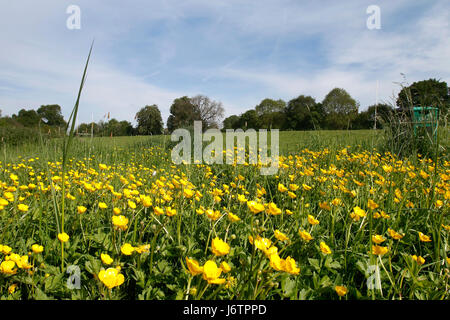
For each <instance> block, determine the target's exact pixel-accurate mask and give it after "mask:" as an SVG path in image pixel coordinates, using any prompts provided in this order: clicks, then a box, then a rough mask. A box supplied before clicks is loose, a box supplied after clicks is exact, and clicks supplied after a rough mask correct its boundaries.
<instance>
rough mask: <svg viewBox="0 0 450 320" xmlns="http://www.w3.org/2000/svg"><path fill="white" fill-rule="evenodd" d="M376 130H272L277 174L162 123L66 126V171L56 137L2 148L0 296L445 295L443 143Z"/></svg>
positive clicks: (446, 167) (449, 194) (449, 172)
mask: <svg viewBox="0 0 450 320" xmlns="http://www.w3.org/2000/svg"><path fill="white" fill-rule="evenodd" d="M443 136H444V139H443V141H446V138H448V132H445V134H444V135H443ZM382 139H383V136H382V131H368V130H367V131H317V132H281V133H280V168H279V170H278V173H277V175H273V176H262V175H260V171H259V168H258V167H257V166H255V165H235V166H233V165H225V164H224V165H180V166H175V165H173V164H172V162H171V158H170V151H171V150H170V147H171V146H173V144H170V136H155V137H116V138H109V137H104V138H93V139H90V138H75V140H74V141H73V145H72V147H71V151H70V153H69V155H68V159H69V160H68V165H67V170H66V171H65V174H64V173H63V171H62V163H61V161H62V158H61V157H62V152H61V141H60V140H56V139H55V140H46V141H43V142H42V144H27V145H22V146H16V147H9V146H6V145H3V146H2V149H1V154H0V158H2V161H1V174H0V180H1V184H0V187H1V198H0V208H1V211H0V228H1V230H0V297H1V298H2V299H283V298H288V299H444V300H445V299H448V298H449V280H450V279H449V275H450V274H449V266H450V259H449V247H448V245H449V242H448V240H449V232H450V218H449V211H450V210H449V207H450V202H449V198H450V184H449V180H450V162H449V159H448V154H446V153H444V154H443V155H442V154H441V156H440V157H438V158H437V159H436V158H433V159H425V158H422V157H421V156H419V155H414V156H411V157H410V158H407V159H399V158H397V157H396V156H394V155H392V154H390V153H384V152H381V151H380V150H379V149H378V148H379V146H380V145H381V142H382ZM447 141H448V139H447ZM447 150H448V149H447ZM436 160H437V163H436ZM63 202H64V203H63ZM68 271H69V272H68ZM68 280H69V282H68Z"/></svg>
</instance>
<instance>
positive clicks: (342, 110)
mask: <svg viewBox="0 0 450 320" xmlns="http://www.w3.org/2000/svg"><path fill="white" fill-rule="evenodd" d="M322 105H323V110H324V112H325V115H326V124H327V127H328V128H329V129H337V130H342V129H349V128H350V124H351V122H352V120H354V119H355V118H356V117H357V115H358V107H359V104H358V103H357V102H356V100H355V99H353V98H352V97H351V96H350V94H349V93H348V92H347V91H345V90H344V89H341V88H334V89H333V90H331V91H330V92H329V93H328V94H327V95H326V96H325V98H324V99H323V102H322Z"/></svg>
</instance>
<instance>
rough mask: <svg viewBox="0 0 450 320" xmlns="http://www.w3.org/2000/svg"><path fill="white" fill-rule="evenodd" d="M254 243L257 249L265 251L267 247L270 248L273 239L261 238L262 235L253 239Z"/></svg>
mask: <svg viewBox="0 0 450 320" xmlns="http://www.w3.org/2000/svg"><path fill="white" fill-rule="evenodd" d="M253 243H254V245H255V247H256V248H257V249H259V250H261V251H263V252H264V253H265V252H266V251H267V249H269V248H270V245H271V244H272V241H270V239H267V238H261V237H260V236H257V237H256V239H255V240H254V241H253Z"/></svg>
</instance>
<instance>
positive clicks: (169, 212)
mask: <svg viewBox="0 0 450 320" xmlns="http://www.w3.org/2000/svg"><path fill="white" fill-rule="evenodd" d="M176 214H177V209H175V208H173V209H172V208H171V207H167V208H166V215H167V216H168V217H172V216H174V215H176Z"/></svg>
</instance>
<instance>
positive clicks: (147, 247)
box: [134, 244, 150, 253]
mask: <svg viewBox="0 0 450 320" xmlns="http://www.w3.org/2000/svg"><path fill="white" fill-rule="evenodd" d="M134 250H135V251H136V252H137V253H144V252H149V251H150V245H149V244H142V245H140V246H137V247H135V248H134Z"/></svg>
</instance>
